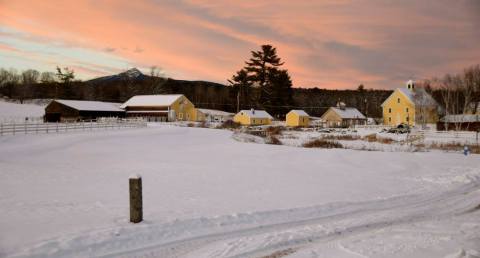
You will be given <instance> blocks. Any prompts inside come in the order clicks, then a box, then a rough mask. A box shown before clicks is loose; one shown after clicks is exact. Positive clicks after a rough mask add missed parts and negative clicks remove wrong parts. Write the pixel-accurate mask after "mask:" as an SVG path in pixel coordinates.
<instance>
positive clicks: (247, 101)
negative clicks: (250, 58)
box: [228, 69, 252, 112]
mask: <svg viewBox="0 0 480 258" xmlns="http://www.w3.org/2000/svg"><path fill="white" fill-rule="evenodd" d="M228 82H229V83H230V84H231V86H232V87H233V92H234V93H235V99H236V101H237V103H236V108H237V112H238V111H239V110H241V109H244V108H250V107H251V106H250V105H251V104H252V82H251V80H250V77H249V76H248V72H247V70H245V69H241V70H240V71H238V72H237V73H236V74H235V75H233V76H232V79H230V80H228Z"/></svg>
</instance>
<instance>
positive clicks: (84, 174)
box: [0, 125, 480, 257]
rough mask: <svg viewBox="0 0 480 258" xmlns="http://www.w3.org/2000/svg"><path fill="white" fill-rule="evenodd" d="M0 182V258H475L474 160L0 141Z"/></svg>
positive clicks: (479, 231)
mask: <svg viewBox="0 0 480 258" xmlns="http://www.w3.org/2000/svg"><path fill="white" fill-rule="evenodd" d="M131 174H141V175H142V176H143V187H144V192H143V195H144V217H145V221H144V222H142V223H140V224H130V223H129V222H128V212H129V207H128V177H129V175H131ZM0 177H1V180H0V207H1V209H0V257H262V256H266V255H272V257H281V256H282V255H284V256H287V255H288V257H480V254H479V253H478V251H480V206H479V205H480V155H470V156H463V155H461V154H460V153H440V152H426V153H407V152H367V151H356V150H344V149H328V150H327V149H305V148H296V147H289V146H277V145H266V144H252V143H242V142H239V141H236V140H234V139H233V138H232V133H231V132H230V131H226V130H213V129H202V128H187V127H176V126H169V125H160V126H155V127H153V126H151V127H149V128H143V129H132V130H125V131H102V132H100V131H97V132H93V133H92V132H77V133H66V134H55V135H20V136H3V137H0ZM273 255H275V256H273Z"/></svg>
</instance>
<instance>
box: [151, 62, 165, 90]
mask: <svg viewBox="0 0 480 258" xmlns="http://www.w3.org/2000/svg"><path fill="white" fill-rule="evenodd" d="M163 77H165V72H164V71H163V70H162V69H161V68H159V67H158V66H152V67H150V80H151V81H152V91H153V92H152V93H153V94H162V93H165V89H164V88H163V85H164V84H165V80H164V79H163Z"/></svg>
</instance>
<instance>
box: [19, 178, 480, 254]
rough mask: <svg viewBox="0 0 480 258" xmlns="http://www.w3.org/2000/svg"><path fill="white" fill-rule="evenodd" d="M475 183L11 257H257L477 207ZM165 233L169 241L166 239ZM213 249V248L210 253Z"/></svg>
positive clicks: (147, 230) (60, 242)
mask: <svg viewBox="0 0 480 258" xmlns="http://www.w3.org/2000/svg"><path fill="white" fill-rule="evenodd" d="M479 181H480V180H479V179H478V178H472V181H471V183H469V184H465V185H463V186H461V187H458V188H456V189H454V190H450V191H446V192H443V193H439V194H432V193H430V194H424V195H412V196H403V197H394V198H390V199H386V200H376V201H370V202H359V203H344V204H342V205H333V206H328V205H327V208H325V207H324V206H319V207H317V208H303V209H296V210H289V211H273V212H262V213H256V214H251V215H245V216H246V218H243V219H244V220H245V221H246V222H245V221H244V222H240V225H241V226H240V228H239V229H238V228H235V227H236V224H235V221H233V222H232V221H228V220H227V223H228V222H230V223H232V225H233V226H232V225H226V226H225V227H219V226H218V225H219V223H220V224H221V223H222V222H221V221H218V220H219V219H218V218H213V219H197V220H191V221H190V222H195V221H196V222H198V223H200V224H199V225H200V226H198V224H194V225H196V226H197V227H200V229H199V232H195V229H194V230H192V231H191V232H186V233H185V232H183V233H184V234H183V235H182V233H180V235H179V236H176V237H175V231H176V230H177V229H180V231H181V230H182V228H183V230H185V229H187V230H188V231H190V229H189V227H188V226H189V225H188V223H187V222H178V223H174V224H172V225H171V227H164V226H163V225H161V226H151V225H146V227H144V228H143V230H142V229H141V228H138V227H129V228H128V229H125V232H124V235H123V238H122V239H123V240H124V241H125V243H124V244H122V242H121V241H120V242H119V240H118V239H115V238H111V237H110V238H109V237H104V239H100V240H99V241H98V242H96V241H94V243H93V244H92V241H88V240H89V239H92V238H93V239H97V235H98V232H97V233H95V232H92V233H91V234H87V235H80V236H74V238H72V239H71V240H70V241H65V239H52V240H50V241H46V242H44V243H40V244H38V245H36V247H34V248H31V249H26V250H24V251H23V252H21V253H19V254H18V255H16V256H13V257H42V256H45V254H46V253H48V254H49V255H50V256H53V257H56V256H57V257H66V256H69V257H70V256H72V257H85V256H96V257H182V256H188V255H192V256H193V257H195V254H196V253H197V252H198V251H199V250H204V251H205V249H206V252H207V253H209V254H210V255H211V256H212V257H260V256H262V255H269V254H272V253H274V252H276V251H280V250H285V249H287V248H294V249H301V248H305V247H308V246H311V245H313V244H318V243H328V242H331V241H337V240H339V239H342V238H345V237H347V236H351V235H356V234H362V233H365V232H370V231H372V230H377V229H380V228H385V227H390V226H394V225H400V224H404V223H412V222H420V221H425V220H431V219H439V218H448V217H451V216H455V215H459V214H462V213H464V212H466V211H469V210H472V209H474V208H475V207H477V206H478V205H479V203H478V194H479V192H478V188H479V183H478V182H479ZM249 216H250V217H251V218H249ZM292 218H293V219H292ZM230 219H232V218H230ZM233 220H235V219H233ZM240 220H241V219H240ZM242 223H244V224H245V225H242ZM115 230H118V229H115ZM107 231H108V230H107ZM111 231H114V230H111ZM172 232H173V233H172ZM211 232H213V233H211ZM170 233H171V234H170ZM169 234H170V235H174V237H171V238H169ZM282 234H283V236H282ZM188 235H190V237H189V236H188ZM169 239H170V240H172V239H173V240H172V241H169ZM174 239H177V240H174ZM334 243H336V242H334ZM215 244H216V245H217V246H213V247H214V248H213V249H210V250H209V248H210V247H212V245H215ZM218 245H219V247H218ZM332 248H338V247H332ZM197 257H198V256H197Z"/></svg>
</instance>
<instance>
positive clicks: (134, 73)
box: [86, 68, 149, 84]
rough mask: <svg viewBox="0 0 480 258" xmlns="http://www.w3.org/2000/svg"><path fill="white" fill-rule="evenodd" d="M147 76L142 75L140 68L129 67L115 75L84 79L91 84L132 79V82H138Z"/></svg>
mask: <svg viewBox="0 0 480 258" xmlns="http://www.w3.org/2000/svg"><path fill="white" fill-rule="evenodd" d="M148 77H149V76H147V75H144V74H143V73H142V72H141V71H140V70H138V69H137V68H132V69H129V70H127V71H125V72H122V73H119V74H115V75H108V76H103V77H98V78H95V79H91V80H88V81H86V82H87V83H92V84H98V83H102V84H103V83H115V82H120V81H125V80H129V81H134V82H139V81H144V80H146V79H147V78H148Z"/></svg>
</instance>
